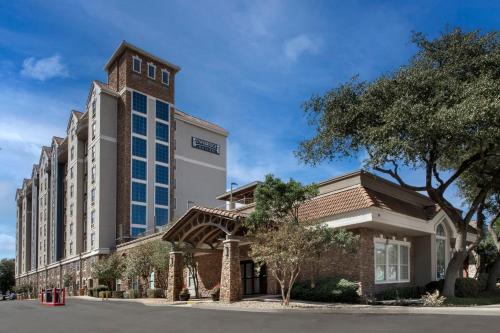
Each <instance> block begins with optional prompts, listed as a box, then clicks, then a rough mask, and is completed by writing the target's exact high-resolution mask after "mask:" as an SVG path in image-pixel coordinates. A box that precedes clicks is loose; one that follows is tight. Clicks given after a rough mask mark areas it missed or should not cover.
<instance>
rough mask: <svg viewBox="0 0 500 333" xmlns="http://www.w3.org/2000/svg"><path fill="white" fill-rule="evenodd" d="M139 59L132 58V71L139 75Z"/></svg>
mask: <svg viewBox="0 0 500 333" xmlns="http://www.w3.org/2000/svg"><path fill="white" fill-rule="evenodd" d="M141 63H142V60H141V58H139V57H137V56H134V57H132V70H133V71H134V72H137V73H141Z"/></svg>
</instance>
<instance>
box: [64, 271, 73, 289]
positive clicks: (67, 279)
mask: <svg viewBox="0 0 500 333" xmlns="http://www.w3.org/2000/svg"><path fill="white" fill-rule="evenodd" d="M74 281H75V276H74V275H73V274H69V273H66V274H64V276H63V285H64V287H65V288H69V287H71V286H72V285H73V283H74Z"/></svg>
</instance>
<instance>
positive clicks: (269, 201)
mask: <svg viewBox="0 0 500 333" xmlns="http://www.w3.org/2000/svg"><path fill="white" fill-rule="evenodd" d="M317 194H318V188H317V186H316V185H306V186H305V185H302V184H301V183H299V182H297V181H295V180H293V179H290V180H289V181H288V182H286V183H285V182H283V181H282V180H281V179H279V178H276V177H274V176H273V175H267V176H266V179H265V181H264V182H263V183H262V184H261V185H259V186H258V187H257V189H256V190H255V194H254V196H255V210H254V211H253V212H252V213H251V214H250V216H248V218H247V219H246V220H245V225H246V226H247V228H248V229H249V230H250V231H254V230H256V229H259V228H260V229H273V228H275V227H277V226H279V224H280V223H282V222H283V221H291V222H294V223H298V222H299V206H300V204H301V203H303V202H305V201H307V200H309V199H311V198H312V197H314V196H316V195H317Z"/></svg>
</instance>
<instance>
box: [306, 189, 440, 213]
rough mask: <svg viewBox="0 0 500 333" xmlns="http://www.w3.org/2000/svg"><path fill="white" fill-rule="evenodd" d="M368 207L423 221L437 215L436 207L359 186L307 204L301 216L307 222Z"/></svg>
mask: <svg viewBox="0 0 500 333" xmlns="http://www.w3.org/2000/svg"><path fill="white" fill-rule="evenodd" d="M368 207H379V208H382V209H386V210H390V211H394V212H397V213H401V214H404V215H409V216H412V217H416V218H419V219H423V220H428V219H431V218H432V217H433V216H434V215H435V213H436V209H435V208H434V207H424V206H417V205H414V204H411V203H408V202H406V201H403V200H399V199H397V198H394V197H392V196H389V195H387V194H384V193H380V192H377V191H374V190H372V189H370V188H366V187H363V186H358V187H354V188H350V189H346V190H343V191H339V192H332V193H329V194H326V195H323V196H319V197H316V198H313V199H312V200H310V201H307V202H305V203H304V204H303V205H302V207H301V208H300V216H301V218H302V219H305V220H318V219H322V218H326V217H329V216H333V215H337V214H342V213H347V212H352V211H356V210H359V209H363V208H368Z"/></svg>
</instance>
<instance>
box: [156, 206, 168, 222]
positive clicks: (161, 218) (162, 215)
mask: <svg viewBox="0 0 500 333" xmlns="http://www.w3.org/2000/svg"><path fill="white" fill-rule="evenodd" d="M155 215H156V216H155V224H156V225H165V224H167V223H168V209H166V208H155Z"/></svg>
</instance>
